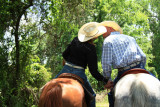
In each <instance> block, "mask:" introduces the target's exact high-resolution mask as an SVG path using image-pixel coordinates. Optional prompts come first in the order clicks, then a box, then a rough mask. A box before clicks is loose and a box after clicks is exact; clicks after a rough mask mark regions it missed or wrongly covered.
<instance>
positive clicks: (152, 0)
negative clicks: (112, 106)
mask: <svg viewBox="0 0 160 107" xmlns="http://www.w3.org/2000/svg"><path fill="white" fill-rule="evenodd" d="M159 4H160V3H159V0H51V1H49V0H41V1H38V0H34V2H33V0H22V1H13V0H12V1H11V0H2V1H0V26H1V27H0V106H2V107H7V106H15V107H16V106H17V107H23V106H27V107H35V106H37V103H38V95H37V94H38V91H39V88H40V87H41V86H42V85H43V84H45V83H46V82H47V81H49V80H50V79H51V78H52V77H54V76H55V75H56V74H57V73H58V72H59V71H60V70H61V69H62V52H63V51H64V49H65V48H66V47H67V45H68V44H69V43H70V42H71V40H72V39H73V38H74V37H76V36H77V34H78V30H79V28H80V27H81V26H82V25H83V24H85V23H86V22H90V21H97V22H102V21H104V20H113V21H116V22H117V23H118V24H119V25H120V26H121V27H122V29H123V32H124V34H127V35H130V36H132V37H134V38H135V39H136V41H137V43H138V44H139V46H140V47H141V48H142V50H143V51H144V52H145V54H146V56H147V64H146V69H147V70H148V71H151V72H152V73H153V74H155V75H156V77H158V76H159V75H160V72H159V71H160V68H159V65H160V61H159V60H160V57H159V56H160V54H159V53H160V52H159V51H160V50H159V47H160V43H159V41H160V36H159V35H160V30H159V28H160V21H159V20H160V15H159V13H160V6H159ZM31 5H33V6H31ZM26 6H31V7H30V8H28V10H25V9H27V7H26ZM22 16H24V17H22ZM33 17H34V18H33ZM20 19H21V20H20ZM19 22H20V23H19ZM16 27H17V28H18V29H16ZM6 31H7V33H5V32H6ZM15 34H18V35H17V36H18V39H17V38H16V40H18V42H15ZM16 43H19V48H18V47H16ZM102 43H103V38H102V36H101V37H99V38H98V39H97V40H96V41H95V44H96V49H97V55H98V68H99V72H100V73H101V74H102V72H103V70H102V67H101V63H100V62H101V52H102ZM17 48H18V52H19V53H20V55H19V56H20V57H19V62H17V61H16V58H17V56H16V54H17V53H16V49H17ZM17 63H19V65H20V68H19V69H18V70H19V71H20V72H19V73H18V77H17V74H16V73H17V71H16V64H17ZM51 72H52V73H51ZM86 74H87V76H88V79H89V81H90V83H91V85H92V86H93V88H94V89H95V90H96V91H101V90H103V84H102V82H98V81H97V80H95V79H94V78H93V77H92V76H91V74H90V73H89V71H88V69H87V70H86ZM116 75H117V70H113V71H112V79H114V78H115V77H116ZM51 76H52V77H51ZM15 82H16V83H15ZM15 84H16V85H15ZM15 90H18V92H16V91H15Z"/></svg>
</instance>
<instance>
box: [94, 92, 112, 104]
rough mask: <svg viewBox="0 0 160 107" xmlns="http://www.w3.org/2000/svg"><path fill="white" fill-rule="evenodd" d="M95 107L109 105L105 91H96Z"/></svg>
mask: <svg viewBox="0 0 160 107" xmlns="http://www.w3.org/2000/svg"><path fill="white" fill-rule="evenodd" d="M96 107H109V103H108V95H107V92H106V91H103V92H100V93H96Z"/></svg>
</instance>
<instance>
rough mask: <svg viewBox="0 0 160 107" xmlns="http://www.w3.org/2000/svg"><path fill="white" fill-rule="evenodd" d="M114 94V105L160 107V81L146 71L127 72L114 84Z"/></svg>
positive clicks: (122, 106)
mask: <svg viewBox="0 0 160 107" xmlns="http://www.w3.org/2000/svg"><path fill="white" fill-rule="evenodd" d="M135 71H136V70H135ZM114 96H115V104H114V107H160V81H159V80H158V79H157V78H155V77H153V76H151V75H150V74H146V73H133V74H127V75H125V76H124V77H122V78H121V79H120V80H119V82H118V83H117V84H116V86H115V89H114Z"/></svg>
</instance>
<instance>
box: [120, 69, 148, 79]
mask: <svg viewBox="0 0 160 107" xmlns="http://www.w3.org/2000/svg"><path fill="white" fill-rule="evenodd" d="M138 73H146V74H149V72H148V71H146V70H145V69H140V68H134V69H131V70H128V71H126V72H124V73H123V74H122V75H121V76H120V78H122V77H124V76H125V75H127V74H138Z"/></svg>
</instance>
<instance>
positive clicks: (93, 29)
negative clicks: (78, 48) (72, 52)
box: [78, 22, 107, 42]
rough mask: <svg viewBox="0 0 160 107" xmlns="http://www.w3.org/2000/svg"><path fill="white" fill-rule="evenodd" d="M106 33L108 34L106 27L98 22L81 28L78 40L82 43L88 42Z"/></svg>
mask: <svg viewBox="0 0 160 107" xmlns="http://www.w3.org/2000/svg"><path fill="white" fill-rule="evenodd" d="M105 32H107V29H106V28H105V27H104V26H102V25H100V24H99V23H97V22H89V23H86V24H84V25H83V26H82V27H81V28H80V30H79V32H78V39H79V41H81V42H86V41H88V40H90V39H93V38H96V37H98V36H100V35H102V34H104V33H105Z"/></svg>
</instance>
